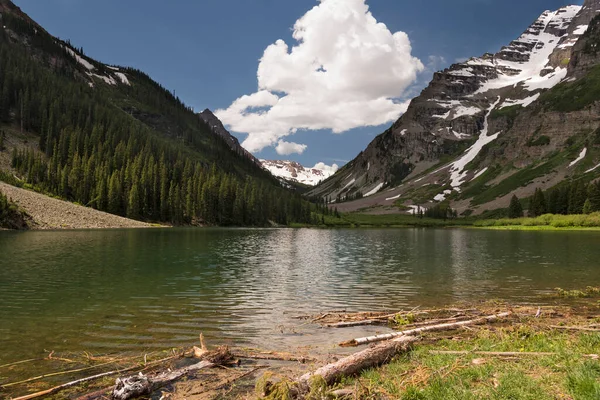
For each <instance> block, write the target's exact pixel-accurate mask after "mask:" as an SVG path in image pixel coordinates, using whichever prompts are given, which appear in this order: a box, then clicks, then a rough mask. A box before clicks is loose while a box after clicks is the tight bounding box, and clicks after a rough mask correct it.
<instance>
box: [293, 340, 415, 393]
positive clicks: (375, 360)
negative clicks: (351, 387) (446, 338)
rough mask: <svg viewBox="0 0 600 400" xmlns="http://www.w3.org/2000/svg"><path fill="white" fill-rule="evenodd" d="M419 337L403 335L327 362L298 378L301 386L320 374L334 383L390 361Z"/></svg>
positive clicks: (329, 382) (306, 384)
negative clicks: (329, 362) (332, 361)
mask: <svg viewBox="0 0 600 400" xmlns="http://www.w3.org/2000/svg"><path fill="white" fill-rule="evenodd" d="M416 340H417V338H415V337H412V336H402V337H398V338H396V339H393V340H390V341H388V342H385V343H380V344H378V345H375V346H372V347H369V348H368V349H365V350H362V351H359V352H358V353H354V354H352V355H350V356H348V357H344V358H342V359H341V360H338V361H336V362H334V363H331V364H327V365H325V366H324V367H321V368H319V369H317V370H316V371H314V372H311V373H307V374H304V375H302V376H301V377H300V378H299V379H298V383H299V385H300V387H301V388H302V387H308V384H309V381H310V380H311V379H312V378H313V377H315V376H320V377H321V378H323V380H324V381H325V382H327V384H329V385H330V384H332V383H334V382H336V381H338V380H339V379H340V378H342V377H344V376H349V375H354V374H356V373H358V372H360V371H362V370H364V369H367V368H370V367H374V366H376V365H380V364H383V363H385V362H387V361H389V360H390V359H391V358H392V357H394V356H395V355H397V354H398V353H402V352H405V351H408V349H409V348H410V346H411V344H412V343H413V342H415V341H416Z"/></svg>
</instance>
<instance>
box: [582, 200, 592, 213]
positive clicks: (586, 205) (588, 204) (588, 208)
mask: <svg viewBox="0 0 600 400" xmlns="http://www.w3.org/2000/svg"><path fill="white" fill-rule="evenodd" d="M583 213H584V214H591V213H592V203H591V202H590V199H587V200H586V201H585V203H583Z"/></svg>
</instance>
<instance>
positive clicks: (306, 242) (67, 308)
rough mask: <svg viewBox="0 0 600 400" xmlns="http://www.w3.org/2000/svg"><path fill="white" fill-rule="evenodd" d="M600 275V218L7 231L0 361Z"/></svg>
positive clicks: (287, 339) (149, 343)
mask: <svg viewBox="0 0 600 400" xmlns="http://www.w3.org/2000/svg"><path fill="white" fill-rule="evenodd" d="M599 284H600V232H519V231H484V230H461V229H397V230H392V229H386V230H310V229H300V230H294V229H148V230H104V231H56V232H18V233H15V232H0V364H2V363H4V362H11V361H15V360H22V359H25V358H28V357H39V356H43V355H44V354H45V353H44V351H49V350H55V351H57V352H60V351H82V350H87V351H90V352H94V353H103V352H114V351H140V350H145V349H156V348H160V349H163V348H169V347H178V346H189V345H190V344H195V343H196V342H197V337H198V333H199V332H203V333H204V335H205V336H206V337H207V339H208V340H209V341H210V342H211V343H215V344H216V343H235V344H237V345H240V344H243V345H247V346H257V347H262V348H271V349H290V348H292V347H297V346H302V345H308V344H311V343H315V342H322V343H329V344H331V343H335V341H337V340H338V339H349V338H351V337H352V330H350V331H348V330H343V332H341V330H340V331H339V332H334V333H332V332H331V331H328V330H323V329H316V328H315V327H312V326H309V325H302V324H301V322H298V320H294V319H292V318H291V317H292V316H294V315H299V314H304V313H316V312H319V311H325V310H340V309H345V310H349V311H361V310H383V309H387V310H389V309H392V310H395V309H401V308H409V307H410V308H412V307H415V306H423V307H425V306H431V305H441V304H448V303H453V302H456V301H460V300H478V299H489V298H498V299H503V300H510V301H514V302H520V303H527V302H533V303H536V304H538V303H540V302H543V301H544V300H543V299H542V300H540V294H544V293H546V292H548V291H551V290H552V289H553V288H555V287H557V286H560V287H563V288H582V287H585V286H587V285H599ZM545 301H548V302H550V301H551V300H550V299H549V298H547V297H546V300H545ZM374 329H375V330H377V329H381V328H369V329H367V331H368V330H374ZM361 330H362V331H363V332H364V331H365V328H361ZM332 335H336V336H332ZM342 335H343V336H342Z"/></svg>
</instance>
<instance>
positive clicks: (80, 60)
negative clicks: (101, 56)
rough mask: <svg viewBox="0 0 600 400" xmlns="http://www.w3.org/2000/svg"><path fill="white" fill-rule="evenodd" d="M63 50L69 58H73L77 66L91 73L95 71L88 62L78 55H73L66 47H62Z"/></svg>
mask: <svg viewBox="0 0 600 400" xmlns="http://www.w3.org/2000/svg"><path fill="white" fill-rule="evenodd" d="M64 49H65V50H66V51H67V53H69V54H70V55H71V57H73V58H74V59H75V60H76V61H77V62H78V63H79V64H81V65H83V66H84V67H85V69H87V70H88V71H93V70H95V69H96V68H95V67H94V66H93V65H92V64H91V63H90V62H89V61H87V60H86V59H84V58H83V57H81V56H80V55H79V54H77V53H75V52H74V51H73V50H72V49H70V48H68V47H64Z"/></svg>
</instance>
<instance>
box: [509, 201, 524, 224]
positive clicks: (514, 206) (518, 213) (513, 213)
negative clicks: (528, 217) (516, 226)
mask: <svg viewBox="0 0 600 400" xmlns="http://www.w3.org/2000/svg"><path fill="white" fill-rule="evenodd" d="M522 216H523V206H522V205H521V201H520V200H519V198H518V197H517V196H516V195H513V197H512V199H511V200H510V206H509V207H508V218H521V217H522Z"/></svg>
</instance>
